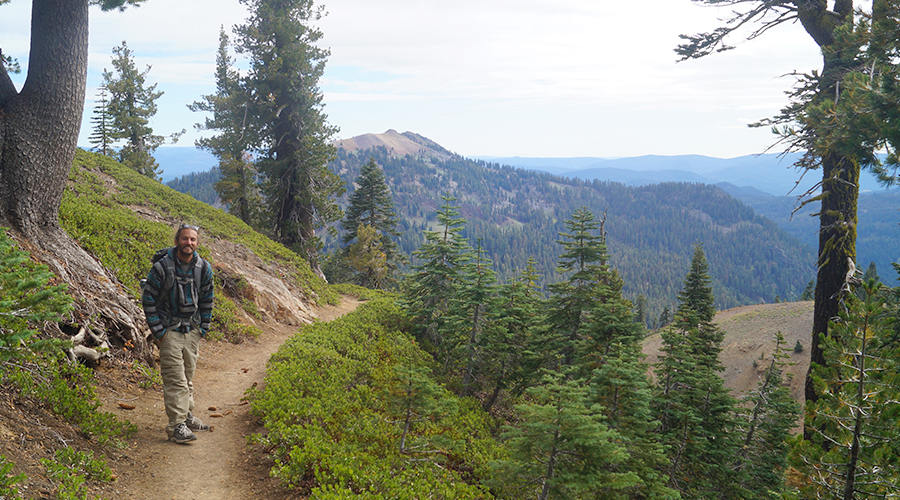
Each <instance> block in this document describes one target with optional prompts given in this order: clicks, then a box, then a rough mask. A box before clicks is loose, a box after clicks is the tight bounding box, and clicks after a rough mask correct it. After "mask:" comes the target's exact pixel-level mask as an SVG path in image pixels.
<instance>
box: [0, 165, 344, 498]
mask: <svg viewBox="0 0 900 500" xmlns="http://www.w3.org/2000/svg"><path fill="white" fill-rule="evenodd" d="M60 219H61V223H62V225H63V226H64V228H65V229H66V231H67V232H68V233H69V234H70V235H71V236H72V237H74V238H75V239H76V240H77V241H79V243H80V244H81V245H82V247H84V248H85V249H86V250H88V251H89V252H90V253H91V254H92V255H94V256H95V257H96V258H97V259H98V261H100V262H101V263H102V265H103V266H104V267H105V268H106V269H108V270H109V272H110V273H111V275H112V276H114V278H115V279H116V280H117V282H118V286H119V289H120V291H121V294H122V295H123V296H126V297H127V298H126V300H134V299H135V298H136V297H137V287H138V280H139V279H140V278H141V277H143V276H145V275H146V273H147V270H148V269H149V265H150V262H149V256H150V255H152V253H153V250H154V249H156V248H162V247H165V246H169V245H171V238H172V235H173V234H174V228H175V227H176V226H177V224H179V223H181V222H189V223H191V224H197V225H199V226H200V227H201V245H200V252H201V254H202V255H203V256H204V258H206V259H207V260H209V261H210V262H211V263H212V264H213V266H214V268H215V273H216V278H217V285H218V286H217V299H216V307H215V309H214V312H213V324H212V329H211V331H210V333H209V335H208V340H207V341H205V342H204V343H203V347H202V348H201V359H200V365H199V369H198V377H197V379H196V382H197V391H198V392H197V404H198V408H197V409H196V411H197V414H198V416H202V417H203V418H205V419H206V420H207V421H212V420H214V417H212V416H211V414H213V413H215V412H214V411H211V410H208V408H211V407H213V406H218V407H221V408H222V411H221V412H220V414H221V413H223V412H224V416H223V417H221V420H219V421H218V422H212V423H214V424H215V423H218V424H219V432H216V433H214V434H208V435H204V436H203V437H204V438H206V443H205V446H203V447H199V446H198V447H193V448H191V447H186V448H180V447H176V448H172V447H170V446H167V445H171V443H168V442H166V441H165V433H164V431H163V427H164V425H165V423H166V417H165V412H164V410H163V405H162V392H161V387H160V385H159V381H158V377H159V375H158V372H154V367H153V366H146V365H145V364H143V362H142V360H143V359H144V356H142V355H141V354H140V350H139V349H137V347H138V346H139V345H148V346H149V344H143V339H131V340H127V339H122V338H119V337H117V335H118V332H117V331H115V330H104V329H103V328H101V327H100V326H98V325H99V324H101V323H102V320H101V318H97V317H82V316H78V314H79V311H81V310H94V311H97V312H95V313H94V314H95V316H96V315H99V314H100V312H99V311H102V309H101V307H100V306H102V301H100V300H98V299H97V298H95V297H93V296H92V295H91V290H87V289H75V290H71V292H72V295H74V296H75V298H76V300H77V302H78V304H79V307H78V308H77V309H76V310H75V312H73V317H70V318H66V320H65V321H64V322H62V323H60V324H59V328H58V329H56V328H52V326H53V325H47V327H48V328H47V330H48V331H49V332H55V333H54V335H55V336H61V337H62V338H68V337H66V336H64V333H63V332H72V333H74V332H75V331H77V328H75V327H76V326H78V324H79V323H80V324H81V325H82V326H87V327H90V328H91V330H92V331H93V333H94V335H97V336H98V337H100V338H101V340H103V341H105V342H107V343H108V345H109V348H108V349H106V348H98V351H99V352H100V353H101V358H100V360H99V362H98V363H96V364H95V366H96V368H95V371H94V374H95V380H96V382H97V384H98V393H99V395H100V397H101V401H103V406H102V407H101V408H98V409H97V411H106V412H111V413H112V414H113V415H115V416H116V417H118V418H119V419H122V420H125V419H127V420H129V421H130V422H132V423H133V424H135V425H136V426H137V434H136V435H134V437H132V438H131V439H129V440H128V441H127V442H125V443H123V446H122V447H118V448H113V449H110V448H108V447H103V446H100V445H98V442H97V441H96V439H87V437H88V436H90V435H91V433H88V432H87V431H86V430H84V429H79V428H78V426H77V425H74V424H73V423H71V422H66V421H64V419H63V418H61V417H60V416H59V415H58V414H57V413H58V412H59V411H60V409H65V407H67V406H72V405H74V403H72V402H69V403H65V402H64V403H61V404H60V405H59V406H58V407H56V408H51V407H50V406H49V405H45V404H41V403H39V402H38V401H37V399H34V398H32V397H28V396H24V395H22V394H18V393H17V392H16V391H14V390H12V389H11V386H10V385H4V386H3V387H2V390H0V435H2V436H4V439H3V440H2V441H0V455H3V456H5V457H6V459H7V460H9V461H10V462H12V463H13V464H15V466H14V468H13V470H12V471H11V472H12V473H25V474H26V475H27V476H28V480H27V482H26V483H25V484H24V488H22V489H23V490H24V492H25V498H51V496H50V495H51V492H52V491H53V490H54V488H55V486H54V485H58V484H59V479H58V478H52V477H48V475H47V474H46V471H45V468H44V467H43V466H42V465H41V464H40V462H39V461H40V460H41V459H50V460H54V455H53V452H54V450H57V449H59V448H62V447H63V446H67V445H68V446H72V447H74V448H76V449H79V450H93V451H94V452H95V454H98V455H100V456H103V455H107V456H108V462H109V465H110V466H112V467H113V468H114V472H115V473H116V474H117V475H118V476H119V477H121V478H122V481H123V483H125V484H122V483H116V482H113V483H108V484H106V485H103V486H100V485H98V484H93V483H92V488H95V491H94V494H100V495H102V497H103V498H145V499H148V500H151V499H157V498H160V496H159V491H160V489H159V488H161V487H165V488H167V490H168V491H169V492H178V491H185V490H184V484H183V481H184V477H185V476H184V471H186V470H190V471H193V472H192V474H191V475H190V476H191V477H193V476H195V475H196V474H197V471H198V470H199V469H198V464H197V462H196V461H197V460H200V462H202V466H203V467H206V468H207V469H204V470H207V471H208V472H207V473H202V474H199V475H198V476H197V477H193V479H192V481H194V482H195V483H196V484H195V485H194V486H193V487H192V488H195V489H194V490H192V491H195V492H201V493H198V494H197V495H199V496H192V498H258V497H259V493H260V490H259V488H264V489H265V488H269V487H270V486H273V485H275V482H274V481H269V482H268V483H265V482H263V483H260V479H265V478H266V477H267V474H266V469H267V467H268V466H270V464H267V463H266V462H265V460H263V459H262V455H257V456H256V459H255V460H257V462H255V463H256V464H257V465H256V467H255V468H252V467H251V468H248V467H246V465H245V464H242V463H241V461H242V460H244V459H245V458H246V457H245V455H244V454H245V453H246V450H245V448H244V446H245V435H246V434H248V433H249V432H251V431H253V432H255V431H257V430H258V428H257V422H256V420H255V419H254V418H251V417H250V416H249V415H248V412H247V408H246V407H243V406H241V405H240V403H241V401H240V400H241V397H242V395H243V394H244V392H245V391H246V390H247V389H249V388H250V386H251V384H253V383H254V382H257V383H258V382H259V381H261V377H262V375H263V374H264V372H265V363H266V361H267V359H268V356H269V355H270V354H271V353H272V352H274V350H275V349H276V348H277V347H278V345H280V343H281V342H283V340H284V339H285V338H287V337H288V336H289V335H290V334H292V333H294V332H296V330H297V328H298V327H299V326H301V325H304V324H309V323H312V322H314V321H318V320H320V319H326V318H330V317H334V316H335V315H337V314H340V311H335V310H334V308H331V309H328V308H323V306H327V304H328V303H329V302H331V303H336V302H337V299H338V298H337V296H336V294H335V292H333V291H331V290H330V289H329V288H328V287H327V286H326V285H325V284H324V283H322V282H321V281H320V280H318V278H317V277H315V275H314V274H312V273H311V271H310V270H309V267H308V265H307V264H306V263H305V262H304V261H303V260H302V259H300V258H298V257H297V256H296V255H295V254H293V253H291V252H289V251H287V250H286V249H285V248H284V247H281V246H280V245H277V244H275V243H273V242H271V241H270V240H268V239H265V238H263V237H261V236H260V235H258V234H257V233H255V232H253V231H252V230H250V229H249V228H248V227H247V226H246V225H244V224H243V223H241V222H240V221H239V220H237V219H236V218H234V217H232V216H230V215H227V214H224V213H223V212H222V211H220V210H216V209H214V208H212V207H210V206H208V205H205V204H203V203H200V202H198V201H196V200H194V199H193V198H191V197H189V196H187V195H183V194H181V193H178V192H176V191H173V190H171V189H170V188H168V187H165V186H163V185H161V184H159V183H158V182H155V181H152V180H150V179H148V178H146V177H143V176H140V175H138V174H137V173H135V172H133V171H131V170H128V169H127V168H125V167H122V166H121V165H119V164H118V163H116V162H114V161H112V160H110V159H109V158H106V157H102V156H100V155H95V154H90V153H85V152H83V151H79V152H78V153H77V155H76V158H75V161H74V165H73V169H72V171H71V174H70V183H69V186H68V188H67V190H66V192H65V195H64V200H63V204H62V207H61V208H60ZM133 320H134V321H135V323H138V324H139V325H140V326H141V329H142V330H143V331H144V334H145V335H146V334H147V333H148V332H147V331H146V328H145V325H144V322H143V316H142V315H140V317H135V318H133ZM73 325H74V326H73ZM238 343H239V344H241V345H240V347H238V346H236V344H238ZM96 347H100V346H96ZM150 349H151V355H152V356H151V360H152V361H155V360H156V356H157V354H158V353H157V351H156V349H155V347H150ZM6 366H9V365H6ZM23 366H24V367H25V369H26V370H30V369H32V368H31V365H30V364H29V363H23ZM154 373H155V375H154ZM247 374H249V375H247ZM236 375H238V376H236ZM245 375H246V376H245ZM34 377H36V378H38V377H40V374H36V375H34ZM201 386H202V389H201ZM91 391H92V389H91ZM89 393H90V391H87V390H86V392H85V394H89ZM51 410H55V412H54V411H51ZM179 451H181V452H183V453H181V454H178V453H177V452H179ZM234 464H240V466H237V465H234ZM250 479H252V481H248V480H250ZM267 485H268V486H267ZM101 487H102V488H103V489H102V491H101V490H99V489H96V488H101ZM126 492H127V493H126ZM172 494H175V493H172ZM167 495H168V494H167ZM207 495H209V496H207ZM0 496H3V495H2V493H0ZM263 496H266V494H265V493H263ZM166 497H167V498H168V497H169V496H166ZM72 498H74V497H72Z"/></svg>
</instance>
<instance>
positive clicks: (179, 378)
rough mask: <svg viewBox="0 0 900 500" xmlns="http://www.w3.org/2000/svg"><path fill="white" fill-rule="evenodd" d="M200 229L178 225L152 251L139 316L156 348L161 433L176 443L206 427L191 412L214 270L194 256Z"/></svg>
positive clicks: (204, 429) (185, 441)
mask: <svg viewBox="0 0 900 500" xmlns="http://www.w3.org/2000/svg"><path fill="white" fill-rule="evenodd" d="M199 230H200V228H198V227H197V226H189V225H185V224H182V225H181V227H179V228H178V232H176V233H175V246H174V247H172V248H168V249H164V250H160V251H159V252H157V255H156V256H154V261H155V262H154V263H153V267H152V268H151V269H150V273H149V274H148V275H147V279H146V281H145V283H143V284H142V289H143V294H142V296H141V303H142V305H143V306H144V315H145V316H146V317H147V326H149V327H150V333H151V334H152V335H153V338H154V341H155V342H156V345H157V346H158V347H159V365H160V374H161V375H162V380H163V401H164V402H165V405H166V415H167V416H168V417H169V424H168V425H167V426H166V434H167V435H168V437H169V440H170V441H174V442H176V443H178V444H185V443H188V442H190V441H194V440H195V439H197V436H196V435H194V433H193V432H191V431H207V430H209V426H208V425H206V424H204V423H203V422H202V421H201V420H200V419H199V418H197V417H195V416H194V413H193V410H194V385H193V382H192V381H193V378H194V370H195V369H196V368H197V358H198V357H199V354H200V338H201V337H203V336H204V335H206V332H207V331H208V330H209V321H210V318H211V316H212V308H213V271H212V266H210V265H209V263H208V262H206V261H205V260H203V259H201V258H200V256H199V255H198V254H197V245H198V242H199Z"/></svg>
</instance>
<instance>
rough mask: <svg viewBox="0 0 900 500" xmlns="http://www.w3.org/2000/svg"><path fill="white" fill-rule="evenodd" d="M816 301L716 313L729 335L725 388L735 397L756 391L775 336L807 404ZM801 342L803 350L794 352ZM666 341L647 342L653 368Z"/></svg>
mask: <svg viewBox="0 0 900 500" xmlns="http://www.w3.org/2000/svg"><path fill="white" fill-rule="evenodd" d="M812 313H813V303H812V302H782V303H778V304H760V305H754V306H742V307H736V308H733V309H728V310H725V311H719V312H718V313H716V317H715V319H714V320H713V322H714V323H715V324H716V325H717V326H718V327H719V328H721V329H722V330H723V331H724V332H725V339H724V340H723V341H722V353H721V355H720V360H721V361H722V364H723V365H724V366H725V371H724V372H722V373H721V375H722V378H723V379H724V380H725V386H726V387H728V388H729V389H731V390H732V394H733V395H734V396H736V397H737V396H740V395H741V394H744V393H746V392H747V391H748V390H752V389H754V388H755V387H756V385H757V383H758V382H759V377H760V376H761V375H762V374H763V373H764V371H765V369H766V368H768V366H769V364H770V363H771V362H772V351H773V350H774V346H775V342H774V334H775V333H777V332H781V334H782V335H784V341H785V344H784V348H785V350H786V353H787V354H789V355H790V359H788V362H789V363H791V364H790V365H789V366H788V367H787V369H786V370H785V371H786V373H787V374H788V377H789V378H788V379H789V380H790V386H791V394H792V395H793V396H794V399H795V400H797V401H800V402H802V401H803V384H804V380H805V378H806V371H807V370H808V369H809V351H808V349H809V345H810V341H811V340H810V336H811V332H812ZM798 342H799V343H800V345H801V347H803V350H802V351H800V352H794V350H793V349H794V347H795V346H796V345H797V343H798ZM661 346H662V339H661V338H660V335H659V333H654V334H652V335H650V336H648V337H647V338H646V339H645V340H644V354H646V355H647V362H648V363H650V364H651V365H652V364H654V363H656V362H657V361H658V359H659V353H660V350H659V349H660V347H661Z"/></svg>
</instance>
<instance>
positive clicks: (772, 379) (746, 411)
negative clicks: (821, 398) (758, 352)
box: [734, 332, 800, 499]
mask: <svg viewBox="0 0 900 500" xmlns="http://www.w3.org/2000/svg"><path fill="white" fill-rule="evenodd" d="M784 349H785V345H784V336H783V335H782V334H781V332H778V333H776V334H775V349H774V350H773V352H772V361H771V362H770V363H769V366H768V367H767V368H766V369H765V372H764V374H763V376H762V378H761V379H760V381H759V384H758V386H757V387H756V389H755V390H753V391H750V392H749V393H748V394H747V395H746V396H745V397H744V399H743V401H742V404H741V405H739V408H740V411H739V415H738V425H739V428H740V431H741V434H742V435H743V445H742V446H741V449H740V452H739V454H738V460H737V461H736V463H735V466H734V467H735V470H739V471H741V472H743V474H742V475H741V479H742V480H743V481H744V483H743V484H742V485H741V486H742V487H743V488H744V489H746V490H747V491H748V492H749V498H754V499H761V498H783V497H782V493H784V491H785V474H786V471H787V453H788V451H789V449H790V447H789V445H788V443H787V440H788V438H789V437H790V435H791V430H792V429H793V428H794V426H795V425H797V419H798V418H799V417H800V405H798V404H797V402H796V401H794V398H793V396H791V390H790V386H788V385H786V384H785V382H784V378H783V377H782V373H783V370H784V366H785V364H786V362H785V359H787V358H789V357H790V355H789V354H785V350H784Z"/></svg>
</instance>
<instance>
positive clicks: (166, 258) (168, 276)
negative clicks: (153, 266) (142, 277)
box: [157, 252, 175, 299]
mask: <svg viewBox="0 0 900 500" xmlns="http://www.w3.org/2000/svg"><path fill="white" fill-rule="evenodd" d="M157 262H159V265H160V266H162V269H163V275H164V276H165V280H164V281H163V286H162V289H161V290H160V291H159V297H160V299H162V298H163V297H165V296H166V295H167V294H168V293H169V290H171V289H172V287H173V286H175V262H174V261H173V260H172V255H171V254H170V253H169V252H166V254H165V255H163V256H162V257H160V259H159V260H158V261H157Z"/></svg>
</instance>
